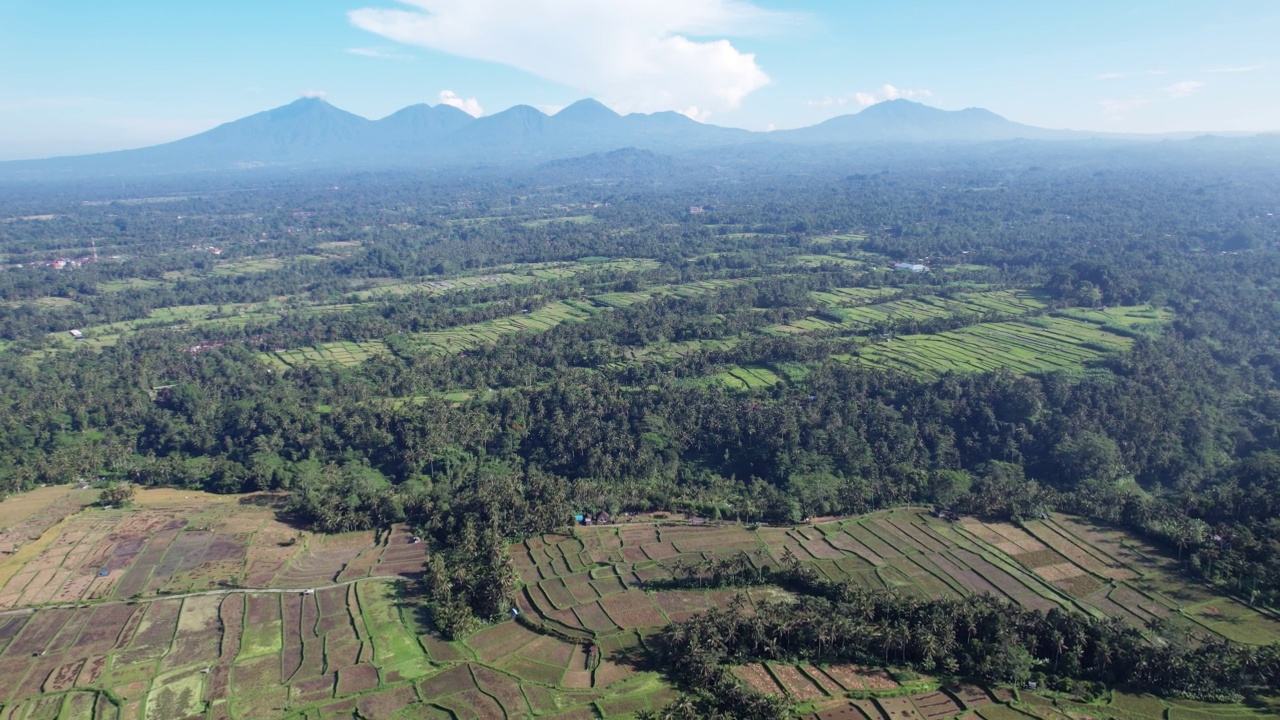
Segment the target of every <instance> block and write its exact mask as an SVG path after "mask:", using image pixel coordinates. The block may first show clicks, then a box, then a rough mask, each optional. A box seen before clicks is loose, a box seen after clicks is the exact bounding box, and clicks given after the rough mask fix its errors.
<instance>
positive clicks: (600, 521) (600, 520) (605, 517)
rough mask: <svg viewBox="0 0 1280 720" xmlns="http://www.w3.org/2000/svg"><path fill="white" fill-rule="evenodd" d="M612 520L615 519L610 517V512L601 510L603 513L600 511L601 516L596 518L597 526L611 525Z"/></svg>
mask: <svg viewBox="0 0 1280 720" xmlns="http://www.w3.org/2000/svg"><path fill="white" fill-rule="evenodd" d="M612 519H613V518H611V517H609V513H608V511H605V510H601V511H600V514H599V515H597V516H596V524H597V525H608V524H609V521H610V520H612Z"/></svg>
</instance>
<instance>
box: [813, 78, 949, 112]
mask: <svg viewBox="0 0 1280 720" xmlns="http://www.w3.org/2000/svg"><path fill="white" fill-rule="evenodd" d="M928 97H933V92H932V91H930V90H909V89H907V88H899V87H894V86H893V85H888V84H886V85H883V86H881V87H880V89H879V90H875V91H873V92H854V93H847V94H845V95H838V96H836V97H824V98H822V99H821V100H808V101H806V102H805V105H808V106H809V107H812V108H829V107H832V106H843V105H848V104H849V103H857V104H858V105H860V106H862V107H870V106H872V105H875V104H876V103H879V102H884V101H885V100H899V99H907V100H910V99H912V98H928Z"/></svg>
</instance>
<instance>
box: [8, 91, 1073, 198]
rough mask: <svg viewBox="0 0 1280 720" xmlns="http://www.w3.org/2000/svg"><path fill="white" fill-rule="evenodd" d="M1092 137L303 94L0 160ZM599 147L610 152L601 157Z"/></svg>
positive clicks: (855, 119)
mask: <svg viewBox="0 0 1280 720" xmlns="http://www.w3.org/2000/svg"><path fill="white" fill-rule="evenodd" d="M1096 136H1097V135H1096V134H1093V135H1090V134H1087V133H1076V132H1071V131H1061V130H1045V129H1043V128H1036V127H1031V126H1029V125H1022V124H1020V123H1016V122H1013V121H1010V120H1007V119H1005V118H1002V117H1000V116H999V115H996V114H995V113H992V112H990V111H988V110H982V109H978V108H970V109H968V110H959V111H948V110H939V109H937V108H931V107H927V106H925V105H921V104H919V103H914V102H911V101H908V100H894V101H890V102H885V103H881V104H878V105H873V106H871V107H869V108H867V109H865V110H863V111H862V112H860V113H857V114H856V115H845V116H841V117H837V118H833V119H831V120H828V121H826V122H824V123H821V124H819V125H815V126H813V127H808V128H802V129H799V130H788V131H779V132H773V133H756V132H750V131H747V130H739V129H733V128H723V127H718V126H715V125H707V124H704V123H699V122H696V121H694V120H691V119H689V118H687V117H685V116H683V115H680V114H678V113H673V112H659V113H653V114H649V115H646V114H641V113H633V114H630V115H619V114H618V113H616V112H614V111H613V110H610V109H609V108H607V107H605V106H604V105H602V104H601V103H599V102H597V101H595V100H582V101H579V102H577V103H574V104H573V105H570V106H569V107H567V108H565V109H563V110H561V111H560V112H558V113H556V114H555V115H547V114H545V113H543V112H541V111H539V110H537V109H536V108H532V107H529V106H527V105H519V106H516V107H513V108H510V109H508V110H504V111H503V112H500V113H496V114H494V115H490V116H485V117H481V118H473V117H471V116H470V115H467V114H466V113H464V112H462V111H461V110H458V109H456V108H453V107H449V106H444V105H440V106H435V107H432V106H429V105H414V106H411V107H407V108H404V109H403V110H400V111H398V112H396V113H394V114H392V115H389V116H387V117H385V118H382V119H381V120H377V121H373V120H367V119H365V118H362V117H360V116H358V115H353V114H352V113H349V112H346V111H345V110H341V109H339V108H336V107H334V106H333V105H330V104H329V103H327V102H325V101H324V100H319V99H311V98H309V99H301V100H297V101H295V102H292V103H290V104H288V105H285V106H283V107H279V108H276V109H274V110H268V111H266V112H261V113H258V114H256V115H251V116H249V117H246V118H243V119H240V120H236V121H234V122H229V123H226V124H224V125H220V126H218V127H216V128H214V129H212V130H209V131H207V132H203V133H200V134H199V135H194V136H192V137H189V138H185V139H182V140H177V141H175V142H171V143H166V144H164V145H157V146H154V147H148V148H142V149H138V150H126V151H120V152H113V153H103V154H99V155H85V156H78V157H65V158H53V159H48V160H26V161H19V162H9V163H0V177H8V178H10V179H13V178H28V177H29V178H51V177H52V178H56V177H85V176H116V175H120V176H137V175H151V174H163V173H183V172H201V171H227V170H237V169H244V168H257V167H268V168H282V169H288V168H303V167H349V168H358V169H378V168H383V167H387V168H392V167H406V166H416V167H432V166H440V165H459V164H494V163H511V162H515V163H521V164H526V165H536V164H539V163H545V162H547V161H551V160H556V159H561V158H567V157H577V156H591V157H592V158H593V159H591V160H584V161H583V162H584V163H585V164H584V165H581V167H582V168H583V169H586V168H587V167H588V166H591V167H597V168H603V169H604V171H605V172H607V173H616V172H621V171H623V169H624V168H625V166H626V164H627V163H637V162H639V163H648V162H653V161H654V158H653V157H647V156H641V155H637V154H633V155H630V156H627V155H621V156H611V155H609V153H610V151H613V150H618V149H621V148H631V149H634V151H636V152H638V151H649V152H651V153H671V152H676V151H683V150H705V149H708V148H723V147H727V146H731V145H736V146H744V147H751V146H757V145H760V144H768V145H770V146H773V147H775V148H776V147H778V146H780V145H781V146H784V147H785V146H787V145H790V146H819V145H831V144H840V145H850V146H856V145H867V144H885V143H973V142H989V141H997V140H1013V139H1029V140H1032V139H1033V140H1059V139H1072V138H1085V137H1096ZM600 153H605V155H602V156H600V157H596V155H598V154H600ZM646 157H647V159H642V158H646ZM654 157H656V156H654ZM565 167H567V166H565ZM608 168H613V169H612V170H610V169H608Z"/></svg>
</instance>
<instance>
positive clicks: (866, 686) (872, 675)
mask: <svg viewBox="0 0 1280 720" xmlns="http://www.w3.org/2000/svg"><path fill="white" fill-rule="evenodd" d="M823 672H825V673H826V674H827V675H828V676H829V677H831V679H833V680H835V681H836V682H838V683H840V684H841V685H843V686H844V688H845V690H892V689H894V688H896V687H898V683H897V681H896V680H894V679H893V678H891V677H889V674H888V673H886V672H885V671H883V670H879V669H874V668H862V667H858V666H856V665H830V666H828V667H825V668H823Z"/></svg>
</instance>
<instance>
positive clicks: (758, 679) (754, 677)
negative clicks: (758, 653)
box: [733, 663, 782, 695]
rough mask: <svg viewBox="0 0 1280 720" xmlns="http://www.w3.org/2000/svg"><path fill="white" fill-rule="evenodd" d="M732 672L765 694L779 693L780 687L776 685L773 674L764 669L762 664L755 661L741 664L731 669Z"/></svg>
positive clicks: (780, 692)
mask: <svg viewBox="0 0 1280 720" xmlns="http://www.w3.org/2000/svg"><path fill="white" fill-rule="evenodd" d="M733 674H734V675H737V676H738V677H739V678H741V679H742V681H743V682H745V683H747V684H748V685H750V686H751V687H753V688H755V689H756V690H757V691H759V692H762V693H764V694H766V695H781V694H782V688H781V687H779V686H778V683H777V681H776V680H774V679H773V676H772V675H770V674H769V671H768V670H765V668H764V665H761V664H759V663H755V664H752V665H741V666H739V667H735V668H734V669H733Z"/></svg>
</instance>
